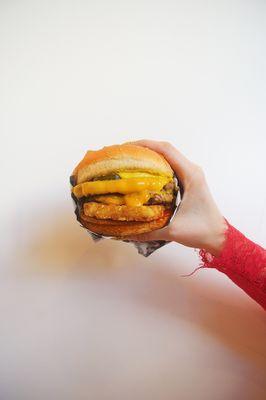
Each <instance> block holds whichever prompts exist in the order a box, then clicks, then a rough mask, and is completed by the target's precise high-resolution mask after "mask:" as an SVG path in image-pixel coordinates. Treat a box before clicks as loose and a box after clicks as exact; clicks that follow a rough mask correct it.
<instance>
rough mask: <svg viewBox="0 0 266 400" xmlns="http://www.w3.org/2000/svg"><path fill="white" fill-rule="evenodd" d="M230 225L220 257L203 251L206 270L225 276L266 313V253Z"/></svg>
mask: <svg viewBox="0 0 266 400" xmlns="http://www.w3.org/2000/svg"><path fill="white" fill-rule="evenodd" d="M226 223H227V226H228V228H227V230H226V240H225V244H224V247H223V249H222V252H221V254H220V255H219V257H215V256H213V255H212V254H210V253H208V252H207V251H205V250H200V253H199V254H200V257H201V260H202V266H203V267H209V268H216V269H218V270H219V271H221V272H223V273H225V274H226V275H227V276H228V277H229V278H230V279H231V280H232V281H233V282H235V283H236V284H237V285H238V286H239V287H240V288H241V289H243V290H244V291H245V292H246V293H247V294H248V295H249V296H250V297H252V298H253V299H254V300H255V301H256V302H257V303H259V304H260V305H261V306H262V307H264V308H265V309H266V250H265V249H263V248H262V247H261V246H259V245H258V244H256V243H254V242H252V241H251V240H249V239H247V238H246V237H245V236H244V235H243V234H242V233H241V232H239V231H238V230H237V229H236V228H234V227H233V226H232V225H230V224H229V222H228V221H226Z"/></svg>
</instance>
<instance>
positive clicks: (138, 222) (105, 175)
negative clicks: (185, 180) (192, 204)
mask: <svg viewBox="0 0 266 400" xmlns="http://www.w3.org/2000/svg"><path fill="white" fill-rule="evenodd" d="M70 183H71V186H72V188H71V192H72V198H73V200H74V202H75V204H76V211H75V212H76V216H77V219H78V221H79V222H80V223H81V224H82V225H83V227H85V228H86V229H88V230H90V231H91V232H93V233H96V234H99V235H105V236H113V237H121V238H124V237H126V236H129V235H136V234H141V233H146V232H150V231H153V230H155V229H160V228H162V227H164V226H165V225H166V224H167V223H168V222H169V220H170V218H171V216H172V214H173V212H174V209H175V200H176V194H177V192H178V187H177V184H176V179H175V177H174V172H173V170H172V168H171V167H170V165H169V164H168V162H167V161H166V160H165V159H164V157H163V156H162V155H160V154H158V153H156V152H154V151H153V150H150V149H148V148H145V147H141V146H137V145H134V144H122V145H113V146H108V147H104V148H103V149H101V150H97V151H88V152H87V153H86V154H85V156H84V158H83V159H82V160H81V161H80V163H79V164H78V165H77V166H76V168H75V169H74V171H73V173H72V175H71V177H70Z"/></svg>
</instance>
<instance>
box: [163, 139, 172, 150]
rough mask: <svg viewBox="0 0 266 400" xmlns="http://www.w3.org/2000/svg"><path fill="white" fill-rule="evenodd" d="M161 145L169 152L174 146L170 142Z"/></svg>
mask: <svg viewBox="0 0 266 400" xmlns="http://www.w3.org/2000/svg"><path fill="white" fill-rule="evenodd" d="M161 144H162V146H163V147H164V148H165V149H167V150H169V149H172V148H173V145H172V143H170V142H167V141H163V142H161Z"/></svg>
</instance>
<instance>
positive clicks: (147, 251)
mask: <svg viewBox="0 0 266 400" xmlns="http://www.w3.org/2000/svg"><path fill="white" fill-rule="evenodd" d="M176 183H177V178H176ZM179 189H180V190H178V192H177V195H176V199H175V205H174V211H173V215H172V217H171V218H170V220H169V222H168V224H167V225H169V224H170V223H171V221H172V220H173V218H174V216H175V214H176V212H177V210H178V207H179V205H180V202H181V193H180V191H182V188H179ZM73 203H74V208H75V214H76V217H77V220H78V221H79V210H78V206H77V204H76V202H75V201H74V199H73ZM79 222H80V221H79ZM80 226H81V227H82V228H83V229H85V230H86V231H87V233H88V234H89V235H90V237H91V238H92V240H93V241H94V242H95V243H97V242H99V241H101V240H104V239H111V240H121V241H123V242H126V243H131V244H133V246H134V247H135V248H136V249H137V251H138V253H139V254H141V255H142V256H144V257H148V256H149V255H151V254H152V253H154V252H155V251H156V250H158V249H160V248H161V247H163V246H165V245H166V244H168V243H170V242H169V241H165V240H153V241H150V242H136V241H134V240H126V239H122V238H117V237H111V236H104V235H99V234H98V233H94V232H92V231H90V230H89V229H87V228H85V227H84V226H83V225H82V224H81V225H80Z"/></svg>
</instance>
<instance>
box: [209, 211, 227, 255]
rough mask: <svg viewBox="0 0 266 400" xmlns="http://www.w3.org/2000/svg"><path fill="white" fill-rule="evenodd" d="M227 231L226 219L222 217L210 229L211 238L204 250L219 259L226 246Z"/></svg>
mask: <svg viewBox="0 0 266 400" xmlns="http://www.w3.org/2000/svg"><path fill="white" fill-rule="evenodd" d="M227 229H228V225H227V222H226V220H225V219H224V217H223V216H221V218H219V219H218V220H217V221H216V222H215V224H214V225H213V226H212V228H211V229H210V234H209V238H208V239H207V242H206V244H205V245H204V249H205V250H206V251H207V252H208V253H210V254H212V255H213V256H215V257H219V255H220V254H221V252H222V250H223V248H224V245H225V241H226V231H227Z"/></svg>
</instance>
